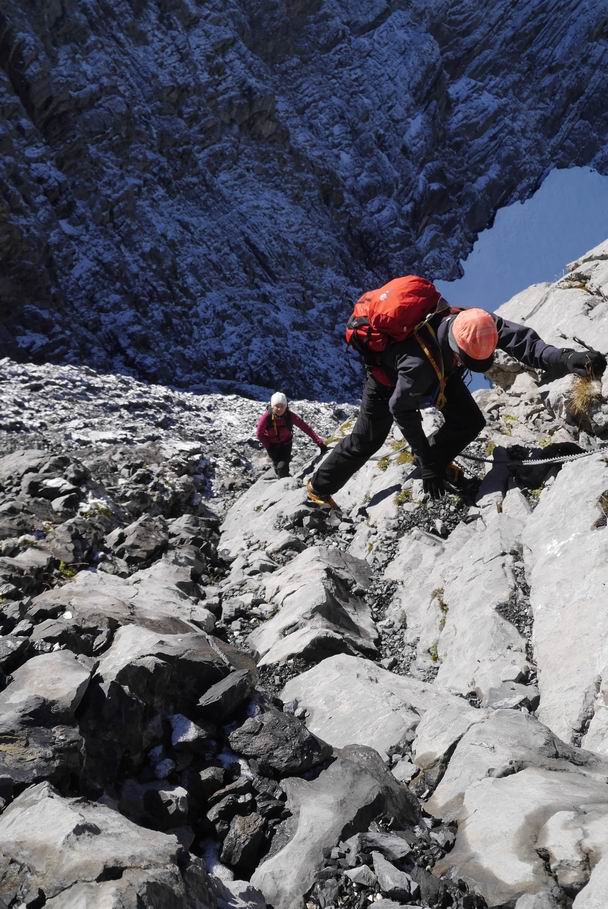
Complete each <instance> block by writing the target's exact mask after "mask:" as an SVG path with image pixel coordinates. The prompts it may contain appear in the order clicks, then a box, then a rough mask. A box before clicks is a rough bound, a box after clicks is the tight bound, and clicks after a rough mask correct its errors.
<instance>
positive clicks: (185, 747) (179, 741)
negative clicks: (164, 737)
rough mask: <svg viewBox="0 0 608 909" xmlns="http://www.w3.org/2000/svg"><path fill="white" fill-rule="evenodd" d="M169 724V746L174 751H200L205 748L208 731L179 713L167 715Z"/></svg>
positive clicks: (208, 736) (203, 750)
mask: <svg viewBox="0 0 608 909" xmlns="http://www.w3.org/2000/svg"><path fill="white" fill-rule="evenodd" d="M169 723H170V724H171V747H172V748H173V749H174V750H175V751H194V752H202V753H203V754H204V753H205V751H206V750H207V746H208V741H209V738H210V732H209V730H208V729H202V728H201V727H200V726H198V725H197V724H196V723H193V722H192V720H189V719H188V717H186V716H184V715H183V714H181V713H174V714H172V715H171V716H170V717H169Z"/></svg>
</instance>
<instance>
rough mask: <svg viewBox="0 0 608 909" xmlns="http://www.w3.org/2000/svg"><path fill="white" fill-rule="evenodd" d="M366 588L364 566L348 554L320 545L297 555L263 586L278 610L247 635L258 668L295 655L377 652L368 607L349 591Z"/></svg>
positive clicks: (316, 657) (312, 657)
mask: <svg viewBox="0 0 608 909" xmlns="http://www.w3.org/2000/svg"><path fill="white" fill-rule="evenodd" d="M368 584H369V569H368V567H367V565H366V564H365V563H364V562H361V561H360V560H358V559H354V558H353V557H352V556H349V555H348V554H347V553H342V552H340V551H339V550H337V549H331V548H326V547H322V546H318V547H312V548H310V549H307V550H305V551H304V552H302V553H300V555H298V556H296V557H295V558H294V559H292V560H291V562H289V563H288V564H287V565H286V566H285V567H283V568H281V569H279V571H277V572H275V573H274V575H273V576H272V578H271V579H269V580H268V581H267V582H266V586H265V591H266V598H267V600H268V601H269V602H271V603H274V604H275V605H276V606H278V611H277V613H276V615H274V616H273V617H272V618H271V619H269V620H268V621H267V622H265V623H263V624H262V625H261V626H259V628H256V629H255V630H254V631H253V632H252V633H251V634H250V635H249V638H248V641H247V642H248V644H249V646H250V647H252V648H253V649H254V650H255V651H256V652H257V653H258V654H259V655H260V656H261V659H260V661H259V665H261V666H264V665H269V664H273V663H278V662H284V661H285V660H287V659H289V658H290V657H293V656H301V657H303V658H306V659H308V660H309V661H316V660H319V659H322V658H323V657H324V656H327V655H329V654H332V653H336V652H341V651H347V652H350V653H353V652H355V653H356V652H361V651H363V652H364V653H368V654H371V653H375V651H376V647H375V640H376V638H377V632H376V629H375V627H374V623H373V621H372V617H371V613H370V610H369V607H368V606H367V604H366V603H365V601H364V600H363V599H362V598H361V597H360V596H355V595H353V594H352V593H351V592H350V589H351V588H352V587H353V586H357V587H358V588H359V589H360V590H361V592H363V591H364V590H365V588H366V587H367V586H368Z"/></svg>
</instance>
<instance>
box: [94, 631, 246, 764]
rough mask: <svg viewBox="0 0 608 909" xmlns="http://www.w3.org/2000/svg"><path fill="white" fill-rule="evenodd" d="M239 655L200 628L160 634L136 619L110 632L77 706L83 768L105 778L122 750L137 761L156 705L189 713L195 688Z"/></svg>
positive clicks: (211, 679)
mask: <svg viewBox="0 0 608 909" xmlns="http://www.w3.org/2000/svg"><path fill="white" fill-rule="evenodd" d="M231 659H234V660H235V662H236V663H237V666H238V665H240V660H241V657H240V656H239V655H238V653H237V652H236V651H234V650H233V649H232V648H231V647H230V646H229V645H226V644H222V645H221V647H220V645H219V643H218V642H217V641H216V640H215V639H214V638H210V637H207V636H206V635H204V634H203V633H202V632H198V633H196V634H192V633H191V634H175V635H171V634H168V635H162V634H157V633H155V632H153V631H149V630H148V629H145V628H139V627H138V626H136V625H127V626H125V627H123V628H121V629H119V631H118V632H117V634H116V637H115V639H114V643H113V644H112V647H111V648H110V649H109V650H108V651H107V653H105V654H104V656H103V657H102V659H101V660H100V662H99V665H98V667H97V671H96V673H95V676H94V679H93V681H92V683H91V687H90V689H89V692H88V695H87V698H86V702H85V703H84V704H83V708H82V710H81V720H80V723H81V730H82V731H83V734H84V735H85V738H86V740H87V772H88V773H89V774H91V775H92V777H93V778H94V779H98V780H100V781H101V782H104V781H106V780H111V779H112V777H113V775H114V774H115V773H116V769H117V767H118V766H119V764H120V761H121V760H122V759H123V757H124V756H125V755H128V756H129V760H130V761H132V762H135V764H137V762H138V761H141V760H142V759H143V751H144V749H146V748H147V747H148V745H149V742H148V741H146V734H145V730H146V729H147V728H148V725H149V723H150V721H151V720H152V719H153V717H154V716H156V714H157V713H158V712H159V711H160V712H164V713H166V714H174V713H182V714H184V715H185V716H188V714H191V712H192V710H193V708H194V705H195V703H196V700H197V698H198V696H199V694H200V691H201V690H203V691H204V690H205V689H206V688H208V687H209V686H210V685H211V684H213V683H214V682H216V681H218V680H219V679H220V678H223V677H224V676H225V675H227V674H228V672H230V671H231V669H232V668H233V664H232V663H231V662H230V660H231Z"/></svg>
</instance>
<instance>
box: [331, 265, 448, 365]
mask: <svg viewBox="0 0 608 909" xmlns="http://www.w3.org/2000/svg"><path fill="white" fill-rule="evenodd" d="M441 299H442V297H441V294H440V293H439V291H438V290H437V288H436V287H435V285H434V284H432V283H431V281H427V280H426V278H420V277H419V276H418V275H404V276H403V277H401V278H393V280H392V281H389V282H388V284H384V285H383V286H382V287H379V288H378V289H377V290H370V291H368V293H365V294H363V296H362V297H360V298H359V299H358V300H357V302H356V303H355V308H354V310H353V312H352V315H351V317H350V319H349V320H348V323H347V326H346V332H345V335H346V343H347V344H352V345H353V347H354V348H355V349H356V350H357V351H358V352H359V353H360V354H361V355H362V356H363V358H364V359H365V360H366V361H369V360H370V355H373V354H374V353H379V352H381V351H383V350H385V349H386V347H387V346H388V345H389V344H391V343H392V342H394V341H404V340H405V338H407V337H408V336H409V335H411V334H412V332H413V331H414V329H415V328H416V326H417V325H419V324H420V323H421V322H422V321H424V319H426V317H427V316H428V315H430V314H431V313H432V312H435V310H436V309H438V304H439V301H440V300H441ZM371 359H373V357H371Z"/></svg>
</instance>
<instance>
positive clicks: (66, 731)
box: [0, 725, 84, 799]
mask: <svg viewBox="0 0 608 909" xmlns="http://www.w3.org/2000/svg"><path fill="white" fill-rule="evenodd" d="M83 746H84V742H83V740H82V737H81V736H80V734H79V732H78V729H77V728H75V727H74V726H63V725H55V726H51V727H49V728H45V727H44V726H21V727H17V728H15V729H13V730H10V729H8V730H7V731H6V732H0V798H6V799H10V798H13V797H14V795H16V794H17V792H20V791H21V790H22V789H23V788H24V787H26V786H29V785H31V784H32V783H39V782H43V781H49V782H51V783H53V784H56V785H58V786H63V785H65V784H66V783H69V782H70V780H72V779H73V778H74V777H76V776H78V775H79V774H80V772H81V769H82V762H83V750H84V749H83Z"/></svg>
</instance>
